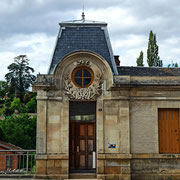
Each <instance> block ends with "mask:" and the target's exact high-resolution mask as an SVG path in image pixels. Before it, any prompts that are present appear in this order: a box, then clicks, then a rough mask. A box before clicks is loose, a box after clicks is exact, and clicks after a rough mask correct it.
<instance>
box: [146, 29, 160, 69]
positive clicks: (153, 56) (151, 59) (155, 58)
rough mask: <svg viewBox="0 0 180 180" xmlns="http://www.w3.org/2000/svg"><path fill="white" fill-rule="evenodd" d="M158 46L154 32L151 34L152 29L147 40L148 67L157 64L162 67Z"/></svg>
mask: <svg viewBox="0 0 180 180" xmlns="http://www.w3.org/2000/svg"><path fill="white" fill-rule="evenodd" d="M158 54H159V47H158V45H157V41H156V34H153V32H152V30H151V31H150V33H149V42H148V49H147V63H148V65H149V67H151V66H159V67H162V65H163V64H162V60H160V57H159V55H158Z"/></svg>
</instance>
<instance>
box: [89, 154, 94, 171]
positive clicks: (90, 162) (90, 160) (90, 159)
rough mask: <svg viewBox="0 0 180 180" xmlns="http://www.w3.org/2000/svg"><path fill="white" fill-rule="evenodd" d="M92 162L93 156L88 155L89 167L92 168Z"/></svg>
mask: <svg viewBox="0 0 180 180" xmlns="http://www.w3.org/2000/svg"><path fill="white" fill-rule="evenodd" d="M92 161H93V156H92V155H88V167H89V168H92Z"/></svg>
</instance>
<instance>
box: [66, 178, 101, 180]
mask: <svg viewBox="0 0 180 180" xmlns="http://www.w3.org/2000/svg"><path fill="white" fill-rule="evenodd" d="M65 180H71V179H65ZM73 180H101V179H84V178H83V179H82V178H81V179H73Z"/></svg>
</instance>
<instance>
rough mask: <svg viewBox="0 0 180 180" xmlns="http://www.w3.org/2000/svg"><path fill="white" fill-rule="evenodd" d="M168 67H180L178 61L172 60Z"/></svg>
mask: <svg viewBox="0 0 180 180" xmlns="http://www.w3.org/2000/svg"><path fill="white" fill-rule="evenodd" d="M168 67H178V63H177V62H176V63H173V62H172V63H171V64H169V65H168Z"/></svg>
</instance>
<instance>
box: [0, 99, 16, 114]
mask: <svg viewBox="0 0 180 180" xmlns="http://www.w3.org/2000/svg"><path fill="white" fill-rule="evenodd" d="M10 106H11V98H6V99H5V101H4V104H3V107H2V108H1V109H0V115H3V116H9V115H11V114H12V113H13V111H12V110H11V109H10Z"/></svg>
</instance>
